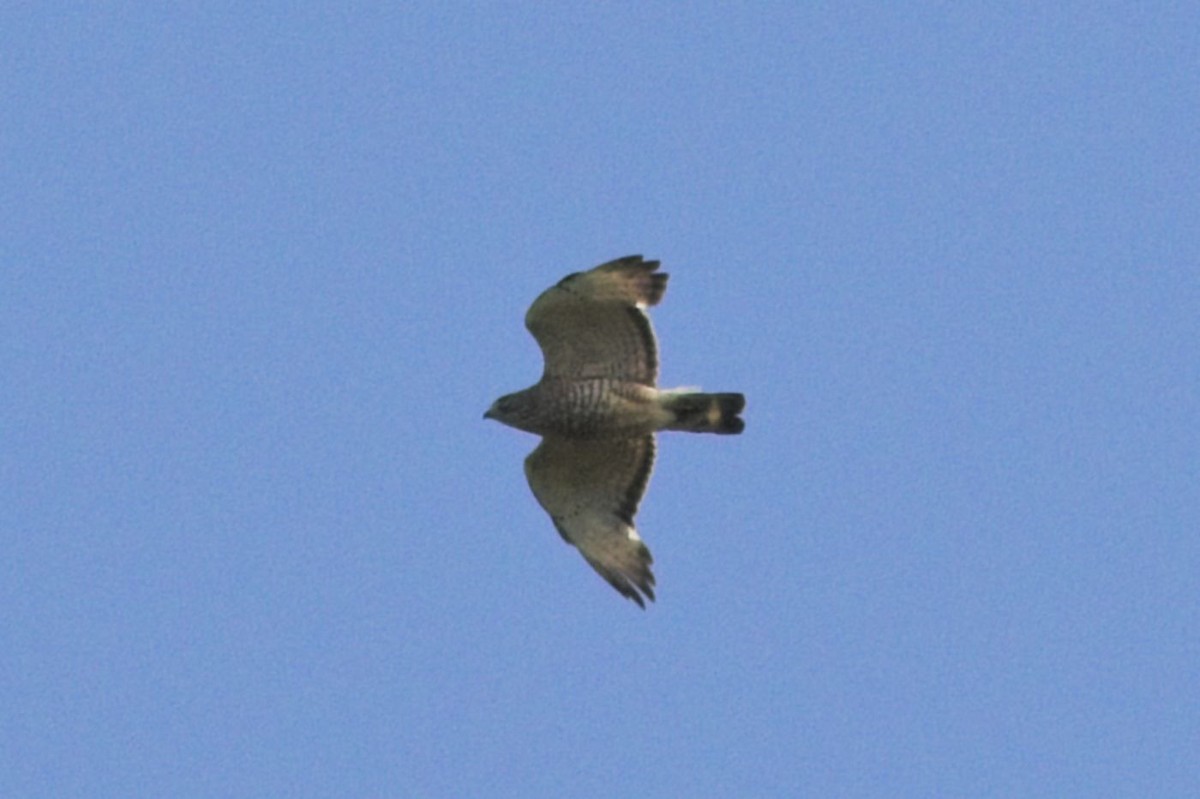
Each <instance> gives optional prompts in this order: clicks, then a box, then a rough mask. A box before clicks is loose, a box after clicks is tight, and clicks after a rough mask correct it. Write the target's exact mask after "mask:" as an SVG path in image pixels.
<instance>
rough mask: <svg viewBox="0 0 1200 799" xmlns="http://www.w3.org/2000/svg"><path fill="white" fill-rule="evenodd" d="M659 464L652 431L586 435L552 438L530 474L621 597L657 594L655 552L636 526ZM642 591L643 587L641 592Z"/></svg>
mask: <svg viewBox="0 0 1200 799" xmlns="http://www.w3.org/2000/svg"><path fill="white" fill-rule="evenodd" d="M653 464H654V436H645V437H643V438H622V439H612V440H602V441H594V440H593V441H585V440H578V439H563V438H555V437H547V438H544V439H542V443H541V445H539V446H538V448H537V449H535V450H534V451H533V452H532V453H531V454H530V455H529V457H528V458H526V459H525V477H526V478H527V479H528V480H529V487H530V488H531V489H533V495H534V496H535V497H537V500H538V502H539V503H540V504H541V506H542V507H543V508H544V509H545V510H546V512H547V513H549V514H550V518H551V519H552V520H553V521H554V526H555V527H556V528H557V529H558V532H559V534H560V535H562V537H563V538H564V539H565V540H566V541H567V542H568V543H570V544H574V545H575V546H576V547H578V548H579V551H580V553H582V555H583V557H584V559H586V560H587V562H588V563H589V564H591V566H592V568H593V569H595V570H596V571H597V572H599V573H600V576H601V577H603V578H604V579H605V580H608V582H609V583H610V584H611V585H612V587H613V588H615V589H617V590H618V591H620V592H621V593H622V594H623V595H624V596H626V597H628V598H629V599H632V600H633V601H634V602H637V603H638V604H639V605H641V606H642V607H645V606H646V603H645V602H644V600H643V599H642V595H643V594H644V595H645V596H646V597H649V598H650V599H651V600H653V599H654V575H653V574H651V572H650V563H651V562H652V559H651V557H650V550H648V549H647V548H646V545H645V544H643V543H642V539H641V538H640V537H639V536H638V534H637V530H635V529H634V526H633V515H634V514H635V513H637V506H638V502H639V501H640V500H641V498H642V494H644V493H645V492H646V483H647V481H649V479H650V469H651V467H652V466H653ZM639 591H640V592H641V593H639Z"/></svg>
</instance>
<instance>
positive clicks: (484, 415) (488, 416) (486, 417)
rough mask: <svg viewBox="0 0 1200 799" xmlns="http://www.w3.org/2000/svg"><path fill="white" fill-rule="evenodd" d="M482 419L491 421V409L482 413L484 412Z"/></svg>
mask: <svg viewBox="0 0 1200 799" xmlns="http://www.w3.org/2000/svg"><path fill="white" fill-rule="evenodd" d="M483 418H484V419H492V418H494V417H493V416H492V409H491V408H488V409H487V410H486V411H484V412H483Z"/></svg>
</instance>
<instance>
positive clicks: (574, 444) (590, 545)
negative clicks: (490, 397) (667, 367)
mask: <svg viewBox="0 0 1200 799" xmlns="http://www.w3.org/2000/svg"><path fill="white" fill-rule="evenodd" d="M657 269H658V261H645V260H643V259H642V257H641V256H639V255H633V256H629V257H626V258H619V259H617V260H615V261H609V262H608V263H605V264H601V265H600V266H597V267H595V268H594V269H591V270H589V271H587V272H577V273H574V274H571V275H568V276H567V277H565V278H563V279H562V280H561V281H559V282H558V283H557V284H556V285H554V286H552V287H551V288H549V289H547V290H546V291H544V292H542V294H541V295H540V296H539V297H538V298H537V299H536V300H535V301H534V303H533V305H532V306H530V308H529V312H528V313H527V314H526V315H525V326H526V327H527V328H529V332H530V333H532V334H533V337H534V338H535V339H537V342H538V345H539V346H540V347H541V349H542V354H543V357H544V360H545V369H544V371H543V374H542V379H541V380H540V381H538V383H537V384H535V385H533V386H531V387H530V388H527V389H525V390H524V391H518V392H516V393H515V394H508V395H505V396H503V397H501V398H500V399H498V400H496V402H495V403H493V404H492V407H491V408H490V409H489V410H488V412H487V413H486V414H484V416H485V417H486V418H491V419H496V420H497V421H500V422H503V423H504V424H507V425H509V426H511V427H515V428H517V429H520V430H524V431H526V432H530V433H536V434H538V435H540V436H542V443H541V444H540V445H539V446H538V447H537V449H535V450H534V451H533V452H532V453H531V454H530V455H529V457H528V458H526V460H525V476H526V479H527V480H528V481H529V487H530V488H531V489H532V490H533V495H534V496H535V497H536V498H537V500H538V503H539V504H541V506H542V508H543V509H544V510H545V511H546V512H547V513H548V514H549V515H550V518H551V520H553V522H554V526H555V528H556V529H557V530H558V532H559V534H560V535H562V537H563V539H564V540H566V541H567V542H568V543H570V544H573V545H574V546H575V547H577V548H578V549H579V551H580V553H581V554H582V555H583V557H584V559H585V560H587V562H588V563H589V564H590V565H591V566H592V568H594V569H595V570H596V571H597V572H598V573H599V574H600V576H602V577H603V578H604V579H605V580H607V581H608V582H609V584H611V585H612V586H613V587H614V588H615V589H617V591H619V592H620V593H621V594H623V595H624V596H626V597H628V598H629V599H632V600H633V601H635V602H637V603H638V604H639V605H641V606H643V607H645V601H644V598H649V599H654V575H653V573H652V572H651V571H650V564H651V563H652V558H651V556H650V550H649V549H647V548H646V545H645V544H644V543H643V542H642V540H641V538H640V537H639V536H638V533H637V530H636V528H635V527H634V522H633V517H634V515H635V514H636V513H637V508H638V504H639V502H640V501H641V498H642V496H643V494H645V491H646V485H647V483H648V481H649V479H650V471H651V469H652V468H653V465H654V449H655V440H654V433H655V432H657V431H659V430H684V431H688V432H697V433H740V432H742V428H743V426H744V425H743V422H742V420H741V419H740V418H739V416H738V414H740V413H741V411H742V409H743V408H744V407H745V404H746V401H745V398H744V397H743V396H742V395H741V394H704V393H700V392H697V391H692V390H690V389H679V390H675V391H663V390H660V389H658V388H657V386H656V383H657V379H658V348H657V345H656V342H655V338H654V331H653V328H651V326H650V319H649V317H648V316H647V315H646V313H645V310H644V309H645V308H647V307H649V306H652V305H656V304H657V303H658V302H659V301H660V300H661V299H662V297H663V293H664V292H665V291H666V287H667V275H665V274H662V273H659V272H657V271H656V270H657Z"/></svg>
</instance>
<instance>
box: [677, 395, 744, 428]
mask: <svg viewBox="0 0 1200 799" xmlns="http://www.w3.org/2000/svg"><path fill="white" fill-rule="evenodd" d="M745 407H746V397H745V396H743V395H742V394H677V395H675V396H673V397H671V398H670V399H669V400H668V401H667V410H669V411H671V412H672V413H674V414H675V420H674V421H673V422H671V424H669V425H667V429H668V430H686V431H687V432H689V433H717V434H719V435H733V434H736V433H740V432H742V430H743V429H745V427H746V423H745V422H743V421H742V420H741V419H740V418H739V417H738V414H740V413H741V412H742V409H743V408H745Z"/></svg>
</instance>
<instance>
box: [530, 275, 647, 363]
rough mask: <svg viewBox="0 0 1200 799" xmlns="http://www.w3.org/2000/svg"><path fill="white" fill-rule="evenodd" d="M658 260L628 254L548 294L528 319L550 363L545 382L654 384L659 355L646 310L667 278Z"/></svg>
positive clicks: (564, 281) (536, 303)
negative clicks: (615, 380) (611, 380)
mask: <svg viewBox="0 0 1200 799" xmlns="http://www.w3.org/2000/svg"><path fill="white" fill-rule="evenodd" d="M656 269H658V261H643V260H642V256H640V255H630V256H628V257H626V258H618V259H617V260H615V261H609V262H608V263H605V264H601V265H600V266H597V267H595V268H594V269H590V270H588V271H587V272H576V273H575V274H573V275H568V276H567V277H565V278H563V279H562V280H560V281H559V282H558V285H556V286H553V287H551V288H549V289H546V290H545V291H543V292H542V294H541V295H540V296H539V297H538V298H537V299H536V300H534V302H533V305H532V306H530V308H529V312H528V313H527V314H525V326H526V327H527V328H529V332H530V333H532V334H533V337H534V338H536V339H537V342H538V344H539V345H540V346H541V348H542V354H543V356H544V357H545V361H546V371H545V377H549V378H554V377H571V378H588V377H615V378H619V379H622V380H632V381H634V382H638V383H644V384H646V385H650V386H652V385H654V381H655V379H656V378H657V376H658V352H657V349H656V347H655V343H654V331H653V330H651V328H650V319H649V317H647V316H646V314H645V313H644V312H643V311H642V309H643V308H646V307H649V306H651V305H657V304H658V301H659V300H661V299H662V296H663V292H664V291H666V289H667V276H666V275H665V274H656V273H655V271H654V270H656Z"/></svg>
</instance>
